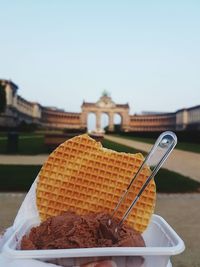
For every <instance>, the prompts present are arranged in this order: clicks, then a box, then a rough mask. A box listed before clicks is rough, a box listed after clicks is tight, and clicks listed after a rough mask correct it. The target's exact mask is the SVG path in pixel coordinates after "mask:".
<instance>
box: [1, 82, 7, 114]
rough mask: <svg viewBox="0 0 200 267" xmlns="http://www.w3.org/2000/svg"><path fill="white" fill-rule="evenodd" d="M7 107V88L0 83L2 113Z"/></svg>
mask: <svg viewBox="0 0 200 267" xmlns="http://www.w3.org/2000/svg"><path fill="white" fill-rule="evenodd" d="M5 109H6V90H5V86H4V85H2V84H1V83H0V113H3V112H4V111H5Z"/></svg>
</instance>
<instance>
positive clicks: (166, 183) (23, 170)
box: [0, 134, 200, 193]
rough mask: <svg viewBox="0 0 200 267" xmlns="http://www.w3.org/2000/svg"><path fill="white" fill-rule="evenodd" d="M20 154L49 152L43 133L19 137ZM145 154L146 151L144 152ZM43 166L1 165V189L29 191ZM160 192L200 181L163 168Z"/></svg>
mask: <svg viewBox="0 0 200 267" xmlns="http://www.w3.org/2000/svg"><path fill="white" fill-rule="evenodd" d="M103 146H104V147H107V148H109V149H113V150H116V151H119V152H128V153H136V152H138V151H136V150H135V149H134V148H130V147H127V146H124V145H120V144H117V143H115V142H111V141H108V140H104V141H103ZM5 148H6V139H5V137H4V136H0V153H4V152H5V150H4V149H5ZM19 153H20V154H32V155H33V154H43V153H48V151H47V148H46V147H45V146H44V136H43V135H34V136H33V135H30V134H29V135H21V136H20V138H19ZM143 154H145V153H143ZM40 168H41V166H32V165H28V166H27V165H23V166H15V165H0V191H27V190H28V189H29V187H30V186H31V184H32V182H33V180H34V179H35V177H36V175H37V173H38V172H39V170H40ZM155 181H156V184H157V190H158V192H166V193H177V192H198V191H199V190H200V183H198V182H196V181H194V180H192V179H190V178H189V177H185V176H183V175H180V174H178V173H175V172H172V171H168V170H166V169H161V170H160V171H159V173H158V174H157V175H156V177H155Z"/></svg>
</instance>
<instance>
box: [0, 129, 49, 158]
mask: <svg viewBox="0 0 200 267" xmlns="http://www.w3.org/2000/svg"><path fill="white" fill-rule="evenodd" d="M6 147H7V137H6V136H5V135H4V136H1V137H0V154H6V153H7V151H6V150H7V149H6ZM45 153H48V149H47V147H46V146H45V145H44V135H33V134H26V135H25V134H22V135H20V136H19V144H18V152H17V154H24V155H36V154H45Z"/></svg>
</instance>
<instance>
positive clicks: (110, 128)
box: [108, 112, 114, 132]
mask: <svg viewBox="0 0 200 267" xmlns="http://www.w3.org/2000/svg"><path fill="white" fill-rule="evenodd" d="M108 116H109V124H108V130H109V131H110V132H113V131H114V114H113V113H112V112H110V113H109V114H108Z"/></svg>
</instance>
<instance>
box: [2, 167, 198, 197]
mask: <svg viewBox="0 0 200 267" xmlns="http://www.w3.org/2000/svg"><path fill="white" fill-rule="evenodd" d="M40 169H41V166H32V165H0V191H7V192H8V191H12V192H13V191H28V190H29V188H30V186H31V184H32V183H33V181H34V180H35V178H36V176H37V174H38V172H39V171H40ZM155 182H156V185H157V191H158V192H162V193H185V192H198V191H199V189H200V183H198V182H196V181H193V180H191V179H190V178H188V177H185V176H182V175H179V174H178V173H175V172H171V171H168V170H166V169H161V170H160V171H159V173H158V174H157V175H156V177H155Z"/></svg>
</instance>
